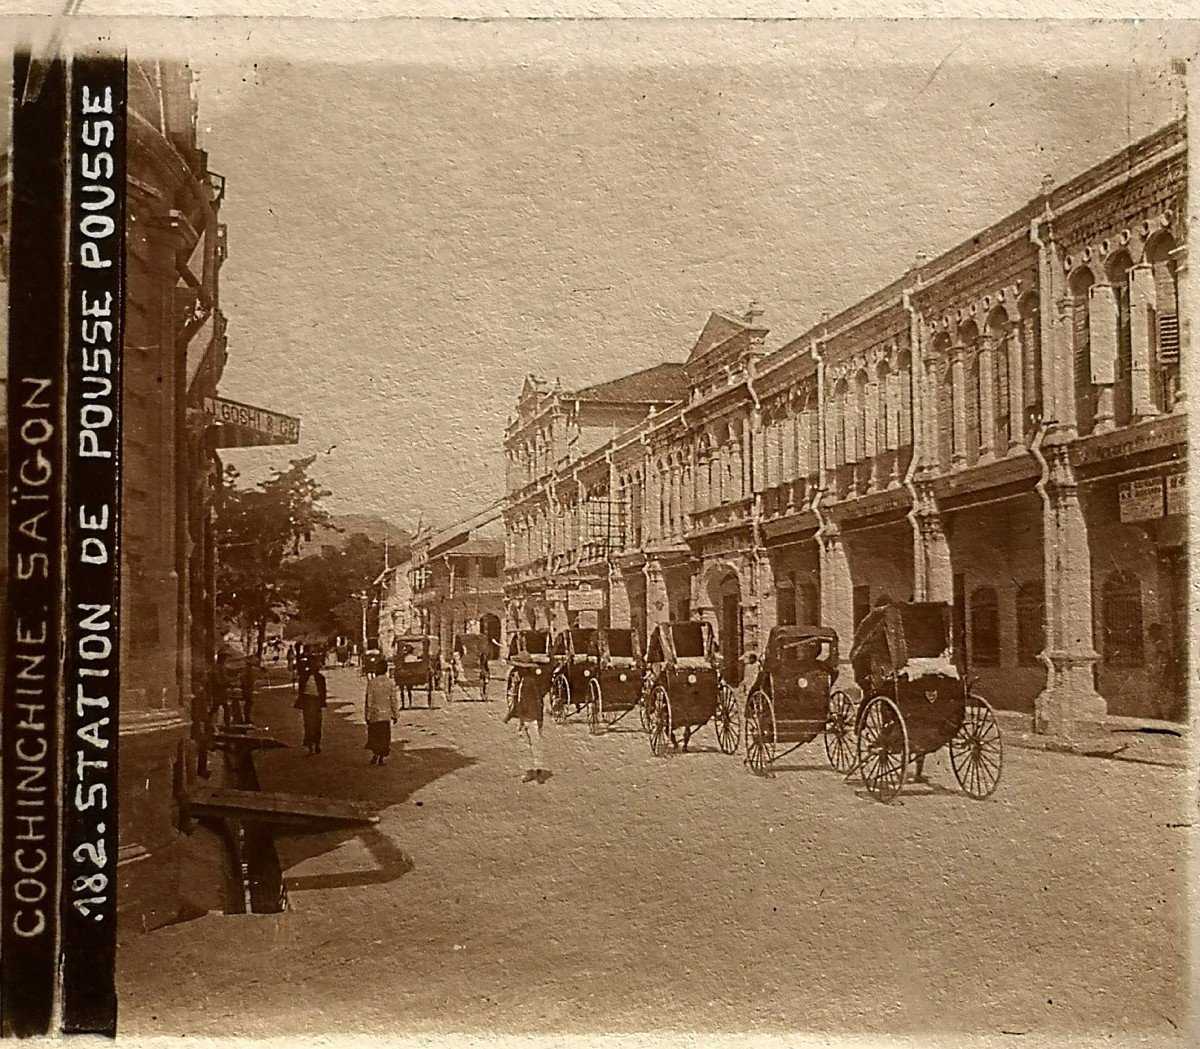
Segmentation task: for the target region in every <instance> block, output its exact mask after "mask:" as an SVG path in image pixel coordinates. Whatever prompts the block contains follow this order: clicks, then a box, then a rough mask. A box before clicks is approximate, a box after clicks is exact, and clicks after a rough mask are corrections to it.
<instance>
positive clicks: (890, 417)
mask: <svg viewBox="0 0 1200 1049" xmlns="http://www.w3.org/2000/svg"><path fill="white" fill-rule="evenodd" d="M900 397H901V393H900V373H899V372H898V371H896V369H895V368H894V367H892V368H890V369H889V370H888V373H887V375H886V376H885V377H884V380H883V444H884V448H885V449H886V450H887V453H888V458H889V464H888V477H887V486H888V488H896V487H898V486H899V484H900V456H899V454H898V453H899V451H900Z"/></svg>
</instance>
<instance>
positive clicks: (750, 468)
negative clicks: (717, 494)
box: [734, 413, 762, 499]
mask: <svg viewBox="0 0 1200 1049" xmlns="http://www.w3.org/2000/svg"><path fill="white" fill-rule="evenodd" d="M755 414H757V413H755ZM750 432H751V420H750V419H749V418H746V419H743V420H742V425H741V429H740V431H739V438H740V440H739V441H738V459H739V461H740V464H741V467H742V470H741V475H742V483H741V491H740V492H739V493H738V496H737V498H739V499H745V498H746V496H748V495H750V494H751V491H752V489H753V480H754V458H753V457H754V447H753V444H754V442H753V441H752V440H751V437H750ZM756 436H758V435H757V434H756ZM758 443H759V445H760V446H761V444H762V442H761V440H760V441H759V442H758ZM736 477H737V475H736V474H735V475H734V478H735V480H736Z"/></svg>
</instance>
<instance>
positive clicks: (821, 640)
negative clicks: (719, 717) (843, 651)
mask: <svg viewBox="0 0 1200 1049" xmlns="http://www.w3.org/2000/svg"><path fill="white" fill-rule="evenodd" d="M837 665H838V637H837V633H836V632H835V631H833V630H831V629H829V628H828V627H821V626H782V627H773V628H772V629H771V633H770V635H769V636H768V638H767V648H766V652H765V653H764V655H763V661H762V664H761V665H760V667H759V669H758V673H757V675H756V676H755V679H754V683H753V684H752V685H751V686H750V691H749V694H748V695H747V697H746V713H745V719H744V722H743V724H744V726H745V737H746V758H745V764H746V767H747V768H748V769H749V770H750V771H751V772H754V773H757V774H759V775H764V774H766V773H767V772H768V771H769V770H770V768H771V766H772V765H773V764H774V763H775V762H776V761H777V760H778V759H779V758H781V757H783V756H784V755H785V754H790V753H791V752H792V751H793V750H795V749H797V748H798V747H802V746H803V745H804V744H805V743H811V742H812V741H813V740H814V739H816V738H817V736H822V735H823V736H824V741H825V754H826V756H827V757H828V758H829V763H830V764H831V765H832V766H833V767H834V768H835V769H837V770H838V771H839V772H849V771H850V770H851V769H852V768H853V767H854V761H855V749H854V736H853V732H854V718H855V713H856V705H855V704H854V703H853V702H852V701H851V699H850V697H849V696H847V695H846V693H845V692H843V691H842V690H841V689H834V688H833V679H834V676H835V675H836V674H837Z"/></svg>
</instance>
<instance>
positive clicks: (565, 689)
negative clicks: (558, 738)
mask: <svg viewBox="0 0 1200 1049" xmlns="http://www.w3.org/2000/svg"><path fill="white" fill-rule="evenodd" d="M570 701H571V685H570V682H568V681H567V679H566V678H565V677H562V676H561V675H558V676H556V677H555V678H554V682H553V686H552V688H551V693H550V716H551V717H552V718H554V721H555V724H558V725H561V724H563V723H564V722H566V720H567V704H568V703H569V702H570Z"/></svg>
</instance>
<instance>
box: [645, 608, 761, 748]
mask: <svg viewBox="0 0 1200 1049" xmlns="http://www.w3.org/2000/svg"><path fill="white" fill-rule="evenodd" d="M646 662H647V663H648V664H649V673H648V674H647V676H646V682H645V684H646V693H647V695H646V699H645V700H644V702H645V705H646V711H647V719H648V722H649V734H650V749H651V751H653V753H654V754H655V755H662V754H665V753H666V750H667V746H668V744H669V745H671V746H672V747H675V746H677V745H678V740H676V738H675V734H676V732H678V731H680V730H682V731H683V749H684V750H685V751H686V750H687V748H688V742H689V740H690V739H691V737H692V734H693V733H694V732H695V731H696V730H698V729H700V728H703V726H704V725H706V724H708V722H709V721H712V722H713V724H714V727H715V729H716V734H717V745H718V746H719V747H720V748H721V751H722V752H723V753H725V754H733V753H734V752H736V750H737V748H738V743H739V742H740V740H741V715H740V713H739V711H738V708H737V700H736V699H735V698H734V695H733V689H731V688H730V687H729V686H728V685H727V684H726V683H725V681H724V680H723V679H722V678H721V671H720V660H719V656H718V653H717V641H716V635H715V633H714V631H713V628H712V624H710V623H707V622H673V623H660V624H659V625H658V626H657V627H655V628H654V632H653V633H652V634H651V635H650V643H649V645H648V646H647V648H646Z"/></svg>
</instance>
